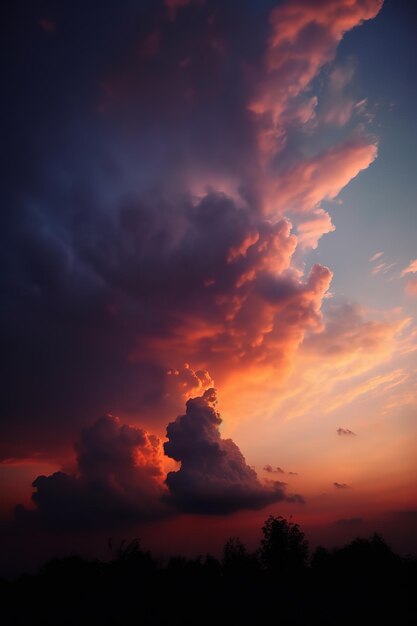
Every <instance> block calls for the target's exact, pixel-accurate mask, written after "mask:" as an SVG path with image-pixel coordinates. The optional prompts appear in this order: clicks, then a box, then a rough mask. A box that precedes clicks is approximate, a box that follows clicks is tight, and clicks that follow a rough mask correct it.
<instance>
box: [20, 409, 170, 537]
mask: <svg viewBox="0 0 417 626" xmlns="http://www.w3.org/2000/svg"><path fill="white" fill-rule="evenodd" d="M75 449H76V453H77V472H76V473H71V474H70V473H66V472H63V471H60V472H55V473H54V474H52V475H50V476H38V477H37V478H36V480H35V481H34V482H33V487H34V488H35V491H34V493H33V495H32V500H33V502H34V503H35V505H36V510H35V511H34V512H32V511H27V510H25V509H23V508H22V507H20V508H18V509H17V518H18V519H22V518H29V519H32V520H33V519H34V518H35V519H40V521H41V522H43V523H46V524H47V525H51V526H53V527H61V528H75V527H81V528H86V527H94V528H96V527H104V528H107V527H112V526H114V525H117V524H120V523H127V522H128V523H134V522H138V521H144V520H152V519H155V518H157V517H161V516H163V515H164V514H166V507H164V506H163V504H162V503H161V496H162V495H163V493H164V484H163V481H164V472H163V468H162V448H161V444H160V441H159V439H158V438H157V437H155V436H154V435H149V434H147V433H146V432H145V431H144V430H142V429H140V428H136V427H133V426H128V425H122V424H121V423H120V420H119V419H118V418H117V417H114V416H112V415H105V416H103V417H101V418H100V419H98V420H97V421H96V422H95V423H94V424H93V425H92V426H90V427H89V428H85V429H84V430H83V431H82V433H81V437H80V439H79V442H78V443H77V444H76V447H75Z"/></svg>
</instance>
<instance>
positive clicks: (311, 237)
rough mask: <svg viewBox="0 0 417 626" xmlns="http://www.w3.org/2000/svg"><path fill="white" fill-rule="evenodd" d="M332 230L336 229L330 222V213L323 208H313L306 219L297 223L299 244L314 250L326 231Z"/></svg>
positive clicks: (330, 231)
mask: <svg viewBox="0 0 417 626" xmlns="http://www.w3.org/2000/svg"><path fill="white" fill-rule="evenodd" d="M334 230H336V229H335V227H334V225H333V224H332V220H331V217H330V215H329V214H328V213H327V212H326V211H324V210H323V209H315V210H314V211H312V212H311V214H310V216H309V217H308V218H307V219H305V220H303V221H302V222H301V223H300V224H299V225H298V228H297V234H298V241H299V244H300V246H302V247H305V248H312V249H313V250H315V249H316V248H317V246H318V242H319V239H320V238H321V237H322V236H323V235H325V234H327V233H332V232H334Z"/></svg>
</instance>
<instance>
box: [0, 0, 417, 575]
mask: <svg viewBox="0 0 417 626" xmlns="http://www.w3.org/2000/svg"><path fill="white" fill-rule="evenodd" d="M7 9H8V10H7V19H6V20H4V23H3V24H2V26H1V28H2V30H3V33H2V39H3V41H4V45H5V50H6V55H5V57H4V58H5V60H4V67H3V76H4V80H5V83H6V85H7V89H6V92H5V94H4V96H3V99H2V108H3V114H2V126H3V128H2V136H3V137H4V140H3V153H4V167H3V172H4V177H3V183H2V187H1V194H2V203H1V204H2V210H1V212H0V239H1V245H0V256H1V263H0V286H1V293H2V297H1V304H0V332H1V343H2V346H3V347H2V350H1V358H2V361H3V363H2V372H3V374H2V393H1V396H2V403H1V406H0V494H1V500H0V524H1V531H2V537H3V540H0V547H1V549H2V550H3V553H4V555H5V560H4V562H5V563H6V566H5V567H6V569H7V568H9V569H10V568H11V567H12V565H11V564H13V566H14V567H15V569H16V568H17V569H18V568H19V567H27V566H28V563H29V561H30V560H31V559H32V562H33V563H35V562H37V561H39V562H40V561H41V560H42V559H44V558H46V557H47V556H50V555H52V554H58V553H65V551H66V550H70V549H71V550H72V549H74V547H77V549H80V550H82V549H84V550H85V549H86V546H89V547H90V549H92V550H93V549H96V548H97V546H100V545H102V544H103V537H104V536H108V534H109V533H112V534H116V535H117V534H118V536H121V537H126V536H141V537H142V538H143V540H144V542H145V543H146V544H147V545H149V546H150V547H152V549H154V550H156V551H157V552H158V551H159V552H160V553H161V554H162V553H165V554H166V553H168V552H169V551H180V552H181V551H182V552H187V551H188V552H189V553H192V552H193V551H194V552H195V553H197V552H200V553H201V552H205V551H207V550H212V551H214V552H215V551H216V550H217V551H218V550H219V546H221V545H222V544H223V543H224V541H225V540H226V539H227V538H228V537H229V536H231V535H233V536H236V535H239V536H241V538H242V539H243V540H244V541H247V542H248V544H249V545H251V546H252V545H255V544H256V541H257V540H258V539H259V531H260V527H261V525H262V522H263V520H264V519H266V517H267V516H268V514H274V515H284V516H286V517H291V518H292V519H293V520H295V521H296V522H298V523H299V524H300V525H301V526H302V528H303V529H304V530H305V531H306V533H307V536H308V538H309V539H310V540H311V542H312V543H313V544H314V543H315V544H317V543H325V544H326V545H335V544H337V543H338V542H339V543H340V542H342V541H346V540H349V539H351V538H353V537H355V536H358V535H362V536H363V535H365V536H366V535H367V534H370V533H371V532H373V531H378V532H380V533H382V534H383V535H384V536H385V537H386V538H387V540H388V541H389V542H390V543H391V545H393V547H394V548H395V549H398V550H400V551H401V552H402V553H407V552H413V553H414V554H415V553H417V537H416V535H415V532H414V531H413V528H414V527H415V519H416V515H417V481H416V476H417V473H416V458H417V455H416V435H417V432H416V431H417V425H416V419H415V417H416V391H417V362H416V350H417V326H416V311H417V308H416V305H417V249H416V245H415V242H416V240H417V210H416V203H417V179H416V176H415V175H414V166H415V163H416V160H417V147H416V146H417V137H416V134H417V130H416V127H415V123H414V120H415V103H416V98H417V93H416V89H417V87H416V81H415V63H416V51H417V50H416V48H417V43H416V41H415V36H414V33H415V28H416V14H415V13H416V12H415V8H414V7H413V2H411V1H407V0H396V1H394V0H385V2H384V3H383V2H382V1H381V0H317V2H314V3H311V2H309V1H307V0H282V1H277V0H275V1H274V0H263V1H262V2H259V1H255V0H245V1H241V0H240V1H237V0H230V1H228V2H225V1H224V0H223V1H222V0H164V1H163V0H157V1H156V0H152V1H150V0H149V1H147V0H143V1H142V2H132V1H130V0H123V2H119V3H114V2H111V1H106V0H105V1H100V2H89V3H87V5H86V3H82V2H79V1H77V0H76V1H72V2H69V1H63V2H60V3H55V2H48V1H45V2H43V1H39V2H36V3H32V2H27V1H17V2H13V3H12V2H10V3H8V7H7ZM22 538H24V539H22ZM19 546H20V547H19ZM19 549H20V552H21V554H20V556H18V555H17V552H18V550H19ZM25 559H26V560H25Z"/></svg>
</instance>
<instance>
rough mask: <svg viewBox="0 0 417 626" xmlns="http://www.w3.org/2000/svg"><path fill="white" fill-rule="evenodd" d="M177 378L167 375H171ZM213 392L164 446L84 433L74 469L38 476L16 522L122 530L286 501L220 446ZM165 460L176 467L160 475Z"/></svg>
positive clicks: (120, 430)
mask: <svg viewBox="0 0 417 626" xmlns="http://www.w3.org/2000/svg"><path fill="white" fill-rule="evenodd" d="M176 374H177V375H179V376H181V373H180V372H178V373H176V372H173V375H176ZM215 404H216V392H215V390H214V389H213V388H210V389H208V390H207V391H205V392H204V393H203V395H201V396H197V397H193V398H190V399H189V400H188V401H187V403H186V407H187V410H186V413H185V415H181V416H179V417H178V418H177V419H176V420H175V421H174V422H171V423H170V424H169V425H168V428H167V437H168V441H167V442H166V443H165V444H164V445H163V447H162V445H161V441H160V440H159V439H158V437H155V436H154V435H150V434H148V433H147V432H146V431H144V430H143V429H141V428H137V427H134V426H128V425H126V424H122V423H121V421H120V420H119V418H117V417H114V416H113V415H105V416H103V417H101V418H100V419H98V420H97V421H96V422H95V423H93V424H92V425H91V426H89V427H88V428H85V429H83V431H82V432H81V436H80V438H79V440H78V442H77V443H76V445H75V451H76V467H75V469H74V471H72V472H68V471H66V472H64V471H59V472H55V473H54V474H51V475H50V476H38V477H37V478H36V480H34V482H33V487H34V488H35V491H34V492H33V494H32V501H33V503H34V504H35V509H34V510H32V509H31V510H29V509H26V508H25V507H23V506H21V505H19V506H18V507H17V508H16V512H15V520H16V521H17V522H18V523H19V522H20V523H23V524H24V523H27V522H29V523H32V524H33V523H35V524H41V525H46V526H47V527H51V528H58V529H68V530H69V529H82V528H94V529H97V528H106V529H111V528H114V527H117V526H120V525H123V526H126V525H127V526H129V525H131V524H135V523H143V522H147V521H152V520H156V519H161V518H163V517H166V516H167V515H170V514H173V513H175V512H177V511H178V510H180V511H183V512H186V513H200V514H217V515H227V514H229V513H233V512H235V511H239V510H242V509H261V508H263V507H265V506H266V505H268V504H272V503H274V502H280V501H282V500H287V501H289V502H298V503H300V502H303V498H302V497H301V496H299V495H287V494H286V492H285V483H282V482H279V481H268V482H267V483H265V484H263V483H261V482H260V481H259V480H258V477H257V475H256V472H255V470H254V469H252V468H251V467H249V465H247V463H246V461H245V458H244V456H243V454H242V453H241V451H240V450H239V448H238V446H237V445H236V444H235V443H234V442H233V441H232V440H231V439H222V438H221V435H220V432H219V426H220V424H221V421H222V420H221V419H220V415H219V413H218V412H217V411H216V410H215V408H214V405H215ZM164 452H165V455H166V456H167V457H170V458H172V459H174V460H175V461H178V462H181V467H180V468H179V469H178V470H177V471H170V472H168V474H166V471H165V466H166V463H167V461H168V459H167V458H166V457H165V458H164Z"/></svg>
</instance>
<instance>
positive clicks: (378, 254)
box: [369, 252, 384, 263]
mask: <svg viewBox="0 0 417 626" xmlns="http://www.w3.org/2000/svg"><path fill="white" fill-rule="evenodd" d="M383 254H384V253H383V252H375V254H373V255H372V256H371V257H370V259H369V263H374V261H377V260H378V259H380V258H381V257H382V255H383Z"/></svg>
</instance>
